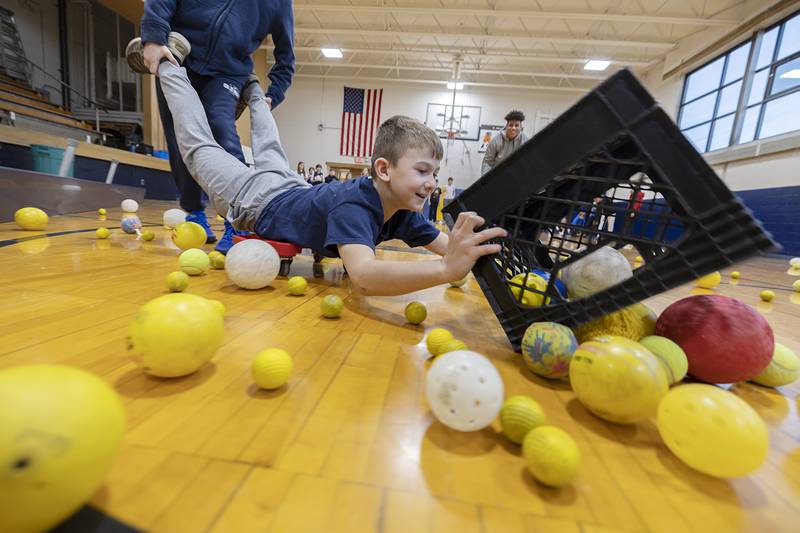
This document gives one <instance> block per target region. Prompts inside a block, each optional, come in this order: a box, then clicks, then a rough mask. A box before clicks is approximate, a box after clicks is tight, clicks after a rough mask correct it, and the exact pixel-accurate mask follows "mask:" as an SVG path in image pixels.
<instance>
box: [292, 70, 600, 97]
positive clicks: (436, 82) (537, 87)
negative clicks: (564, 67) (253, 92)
mask: <svg viewBox="0 0 800 533" xmlns="http://www.w3.org/2000/svg"><path fill="white" fill-rule="evenodd" d="M294 78H306V79H317V80H332V79H337V80H350V81H353V76H330V75H323V74H295V75H294ZM358 80H359V81H381V82H386V81H389V82H395V83H415V84H420V83H422V84H428V85H440V86H442V87H444V82H443V81H441V80H414V79H404V78H361V77H359V78H358ZM463 83H464V85H470V86H473V87H494V88H498V89H528V90H531V91H550V92H559V93H564V92H569V93H581V94H583V93H586V92H588V91H589V89H581V88H577V87H551V86H547V85H526V84H512V83H483V82H472V81H465V82H463Z"/></svg>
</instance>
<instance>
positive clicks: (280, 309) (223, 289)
mask: <svg viewBox="0 0 800 533" xmlns="http://www.w3.org/2000/svg"><path fill="white" fill-rule="evenodd" d="M168 207H172V206H171V205H167V204H159V203H155V202H147V203H146V205H145V206H144V207H143V208H142V210H141V212H140V216H141V218H142V221H143V222H144V223H145V224H146V225H147V224H148V223H150V224H152V225H153V229H154V230H155V232H156V239H155V240H154V241H152V242H149V243H140V242H139V241H136V240H135V237H133V236H129V235H124V234H122V233H121V232H120V230H119V229H114V231H113V236H112V238H111V239H109V240H107V241H101V240H96V239H95V236H94V232H93V231H89V230H94V228H97V227H100V226H104V225H105V226H108V227H109V228H118V224H119V217H120V212H119V210H118V209H109V215H108V220H107V221H106V222H100V221H98V220H97V218H98V217H97V215H96V214H95V213H85V214H81V215H71V216H58V217H53V218H51V221H50V225H49V227H48V229H47V231H46V233H47V234H49V236H46V237H39V236H40V235H42V233H45V232H23V231H19V230H17V229H16V227H15V226H14V224H13V223H5V224H0V241H8V240H10V239H21V240H20V242H16V243H14V244H10V245H7V246H4V247H2V248H0V259H1V260H0V279H2V284H1V285H0V297H2V299H3V301H4V302H6V303H5V305H3V306H2V310H0V335H2V339H3V342H2V343H0V367H9V366H13V365H19V364H25V363H33V362H53V363H64V364H68V365H75V366H79V367H81V368H84V369H87V370H89V371H91V372H94V373H96V374H98V375H100V376H102V377H103V378H104V379H105V380H106V381H108V383H110V384H111V385H113V386H114V388H115V389H116V390H117V391H118V392H119V394H120V395H121V397H122V399H123V401H124V404H125V408H126V412H127V417H128V428H127V433H126V437H125V441H124V447H123V449H122V452H121V454H120V456H119V458H118V460H117V462H116V464H115V466H114V468H113V469H112V470H111V472H110V473H109V475H108V477H107V482H106V484H105V486H104V487H103V488H102V489H100V490H99V492H98V493H97V494H96V495H95V496H94V498H93V500H92V503H93V504H94V505H95V506H97V507H99V508H100V509H102V510H104V511H105V512H107V513H109V514H111V515H112V516H115V517H117V518H119V519H121V520H123V521H125V522H127V523H129V524H131V525H133V526H135V527H138V528H142V529H146V530H151V531H164V532H175V531H180V532H192V531H218V532H219V531H225V532H250V531H271V532H279V533H283V532H292V533H296V532H303V531H325V532H333V531H342V532H348V533H355V532H361V531H365V532H367V531H368V532H372V531H380V532H386V533H389V532H392V533H394V532H426V531H431V532H449V531H453V532H459V533H470V532H484V533H489V532H497V533H516V532H523V531H530V532H533V531H547V532H561V531H565V532H566V531H570V532H572V531H582V532H584V533H589V532H598V533H599V532H611V531H663V532H670V533H674V532H678V531H681V532H682V531H703V532H719V531H771V532H774V531H798V530H800V443H799V441H800V422H798V418H797V416H798V405H797V394H798V391H800V386H799V385H798V384H795V385H794V386H791V387H785V388H783V389H781V390H773V389H769V388H763V387H759V386H756V385H750V384H739V385H736V386H734V387H732V390H733V391H734V392H735V393H736V394H738V395H739V396H741V397H742V398H744V399H745V400H746V401H747V402H748V403H750V404H751V405H752V406H753V407H754V408H755V409H756V410H757V411H758V412H759V413H760V414H761V415H762V417H763V418H764V419H765V420H766V422H767V424H768V425H769V428H770V437H771V451H770V454H769V459H768V461H767V463H766V464H765V465H764V466H763V467H762V468H761V469H760V470H759V471H758V472H757V473H755V474H754V475H751V476H749V477H746V478H742V479H736V480H730V481H723V480H717V479H713V478H710V477H706V476H704V475H702V474H699V473H696V472H695V471H693V470H691V469H689V468H688V467H686V466H684V465H683V464H682V463H681V462H680V461H679V460H678V459H676V458H675V457H674V456H673V455H672V454H671V453H670V452H669V451H668V450H667V448H666V447H665V446H664V444H663V443H662V442H661V439H660V438H659V436H658V432H657V430H656V427H655V425H654V423H653V422H648V423H643V424H639V425H637V426H630V427H623V426H615V425H611V424H608V423H606V422H604V421H602V420H600V419H598V418H596V417H594V416H592V415H591V414H589V413H588V412H587V411H586V410H585V409H584V408H583V407H582V406H581V404H580V403H579V402H578V401H577V400H576V399H575V398H574V396H573V394H572V392H571V391H570V389H569V387H568V386H567V385H566V384H563V383H551V382H546V381H544V380H541V379H538V378H536V377H534V376H532V375H531V374H530V373H529V372H527V371H525V370H524V366H523V365H522V362H521V360H520V359H519V356H518V355H517V354H515V353H514V352H513V351H511V350H510V349H509V347H508V344H507V342H506V340H505V336H504V334H503V332H502V330H501V328H500V326H499V325H498V323H497V321H496V320H495V317H494V315H493V314H492V312H491V310H490V309H489V306H488V304H487V302H486V300H485V299H484V297H483V295H482V293H481V292H480V290H479V288H478V286H477V284H476V283H475V281H474V280H471V281H470V282H469V283H468V284H467V285H466V286H465V287H464V288H463V289H455V288H445V287H444V286H442V287H435V288H433V289H429V290H426V291H423V292H420V293H416V294H412V295H407V296H403V297H393V298H375V297H370V298H357V297H355V296H353V295H351V294H350V292H349V290H348V288H347V281H346V279H345V280H343V279H342V269H341V265H340V263H337V262H331V263H327V262H326V263H325V264H324V268H325V271H326V272H325V277H324V279H313V278H312V268H311V266H312V265H311V260H310V258H307V257H300V258H298V259H296V260H295V263H294V265H293V267H292V272H293V274H297V275H303V276H306V277H307V278H308V279H309V281H310V286H309V290H308V292H307V294H306V295H305V296H304V297H291V296H289V295H288V293H287V290H286V280H285V278H279V279H278V280H277V281H276V282H275V283H274V285H273V287H272V288H267V289H264V290H260V291H244V290H237V289H236V288H235V287H234V286H233V285H232V284H231V283H229V282H228V280H227V278H226V277H225V274H224V272H223V271H210V272H209V273H208V274H207V275H205V276H202V277H200V278H192V280H191V284H190V287H189V289H188V292H191V293H195V294H200V295H202V296H207V297H210V298H216V299H219V300H221V301H222V302H223V303H224V304H225V306H226V307H227V309H228V315H227V317H226V319H225V327H226V335H225V340H224V344H223V346H222V348H220V350H219V352H218V353H217V354H216V356H215V357H214V359H213V362H212V363H211V364H209V365H206V366H205V367H204V368H203V369H202V370H201V371H199V372H197V373H196V374H194V375H191V376H188V377H186V378H181V379H173V380H161V379H155V378H151V377H148V376H146V375H144V374H143V373H142V372H141V371H140V370H138V369H137V368H136V367H135V366H134V364H133V363H132V362H131V361H130V360H129V359H128V357H127V355H126V353H125V336H126V332H127V327H128V324H129V322H130V320H131V317H132V316H133V314H134V313H135V312H136V310H137V309H138V308H139V307H140V306H141V305H142V304H144V303H145V302H146V301H148V300H150V299H151V298H154V297H156V296H159V295H161V294H164V293H165V288H164V277H165V276H166V274H167V273H169V272H170V271H172V270H175V269H176V268H177V259H176V258H177V251H176V250H175V249H174V248H172V247H171V246H172V245H171V242H170V238H169V232H168V231H167V230H165V229H163V228H162V227H161V226H160V222H161V214H162V211H163V210H164V209H166V208H168ZM215 225H216V226H218V229H221V225H220V224H219V223H216V224H215ZM62 233H63V234H62ZM219 234H221V231H220V232H219ZM6 244H7V243H6ZM399 246H401V245H398V246H397V247H390V248H391V249H389V250H385V251H381V252H379V255H381V256H383V257H385V258H387V259H388V258H391V259H399V260H407V261H419V260H427V259H429V258H430V257H431V256H430V255H426V254H420V253H412V252H410V251H403V250H402V248H399ZM207 248H208V249H210V247H207ZM787 268H788V261H786V260H785V259H768V258H760V259H756V260H752V261H748V262H746V263H744V264H740V265H737V267H736V270H740V271H741V272H742V278H741V279H740V280H739V283H738V284H736V285H733V284H732V282H731V280H730V278H729V276H727V272H729V271H730V270H733V269H730V270H729V271H726V272H725V273H724V274H725V275H724V281H723V284H722V285H721V287H720V288H719V289H718V292H719V293H721V294H726V295H729V296H734V297H736V298H739V299H741V300H743V301H744V302H747V303H749V304H750V305H753V306H755V307H756V308H757V309H758V310H759V311H760V312H762V313H764V315H765V316H766V317H767V319H768V320H769V322H770V323H771V324H772V327H773V328H774V330H775V334H776V338H777V339H778V340H780V341H781V342H782V343H784V344H786V345H788V346H789V347H790V348H792V349H794V350H795V351H796V352H800V331H799V328H798V326H800V294H797V293H793V292H792V291H791V287H790V286H791V283H792V281H794V280H795V279H797V278H793V277H791V276H789V275H787V273H786V271H787ZM762 288H772V289H773V290H774V291H775V292H776V294H777V297H776V299H775V301H774V302H773V303H771V304H764V303H761V302H759V300H758V293H759V291H760V290H762ZM691 290H692V288H691V287H689V286H686V287H681V288H678V289H675V290H673V291H670V292H669V293H666V294H663V295H660V296H658V297H656V298H653V299H651V300H650V301H649V302H648V303H649V304H650V305H651V306H652V307H654V308H655V309H656V310H657V311H659V312H660V311H661V310H663V309H664V308H665V307H666V306H667V305H669V304H670V303H671V302H673V301H675V300H676V299H679V298H682V297H684V296H686V295H688V294H689V293H690V291H691ZM331 293H334V294H339V295H341V296H342V297H343V298H345V302H346V308H345V311H344V313H343V315H342V317H341V318H340V319H338V320H326V319H323V318H321V317H320V312H319V303H320V299H321V298H322V297H323V296H324V295H326V294H331ZM411 300H420V301H423V302H424V303H425V305H427V307H428V319H427V320H426V322H425V323H424V327H422V326H420V327H414V326H409V325H407V324H405V323H404V322H405V321H404V318H403V308H404V307H405V305H406V303H407V302H409V301H411ZM437 326H441V327H446V328H449V329H450V330H451V331H453V333H454V334H455V336H456V337H458V338H460V339H462V340H464V341H465V342H466V343H467V344H468V345H469V346H470V347H471V348H472V349H475V350H477V351H479V352H481V353H483V354H485V355H487V356H488V357H490V358H491V360H492V362H493V363H494V364H495V365H496V367H497V368H498V370H499V371H500V373H501V375H502V376H503V380H504V381H505V386H506V394H507V395H512V394H527V395H531V396H533V397H534V398H536V399H537V400H538V401H539V402H540V403H541V404H542V406H543V407H544V409H545V411H546V413H547V416H548V419H549V422H550V423H552V424H554V425H557V426H559V427H561V428H562V429H564V430H566V431H567V432H569V433H570V434H571V435H572V436H573V437H574V438H575V439H576V441H577V443H578V445H579V447H580V450H581V453H582V455H583V464H582V466H581V469H580V472H579V475H578V478H577V480H576V482H575V483H574V485H573V486H572V487H568V488H564V489H560V490H556V489H550V488H545V487H543V486H541V485H539V484H537V483H536V482H534V481H533V480H532V479H531V477H530V476H529V475H528V474H527V472H526V470H525V464H524V461H523V459H522V458H521V456H520V453H519V449H518V448H517V447H516V446H514V445H513V444H510V443H509V441H507V440H506V439H505V438H504V437H503V436H502V435H501V434H500V433H499V425H498V423H497V422H495V424H494V425H493V426H492V427H491V428H488V429H486V430H484V431H481V432H478V433H470V434H461V433H457V432H453V431H450V430H447V429H446V428H444V427H443V426H442V425H440V424H438V423H437V422H435V421H434V420H433V418H432V417H431V414H430V413H429V410H428V407H427V405H426V401H425V397H424V382H425V368H426V365H425V359H426V355H427V354H426V350H425V348H424V345H423V344H422V339H423V337H424V335H425V331H426V330H427V329H429V328H432V327H437ZM267 347H281V348H284V349H286V350H288V351H289V352H290V353H291V354H292V355H293V356H294V360H295V367H296V372H295V374H294V376H293V377H292V378H291V381H290V382H289V384H288V386H287V387H284V388H283V389H281V390H278V391H275V392H265V391H258V390H256V389H255V388H254V386H253V385H252V383H251V380H250V377H249V363H250V360H251V358H252V357H253V356H254V355H255V354H256V353H257V352H258V351H259V350H261V349H263V348H267Z"/></svg>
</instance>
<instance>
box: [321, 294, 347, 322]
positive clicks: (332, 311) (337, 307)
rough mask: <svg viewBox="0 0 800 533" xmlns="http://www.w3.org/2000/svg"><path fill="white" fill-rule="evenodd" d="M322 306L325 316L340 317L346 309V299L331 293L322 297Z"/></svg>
mask: <svg viewBox="0 0 800 533" xmlns="http://www.w3.org/2000/svg"><path fill="white" fill-rule="evenodd" d="M320 307H321V309H322V316H324V317H325V318H338V317H339V315H341V314H342V309H344V301H343V300H342V299H341V298H340V297H339V296H336V295H335V294H329V295H327V296H326V297H325V298H323V299H322V303H321V304H320Z"/></svg>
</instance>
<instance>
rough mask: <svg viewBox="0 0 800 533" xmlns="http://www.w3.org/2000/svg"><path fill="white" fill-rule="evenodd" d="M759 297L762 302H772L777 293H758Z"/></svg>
mask: <svg viewBox="0 0 800 533" xmlns="http://www.w3.org/2000/svg"><path fill="white" fill-rule="evenodd" d="M758 297H759V298H761V300H762V301H765V302H771V301H772V300H774V299H775V293H774V292H773V291H761V292H760V293H758Z"/></svg>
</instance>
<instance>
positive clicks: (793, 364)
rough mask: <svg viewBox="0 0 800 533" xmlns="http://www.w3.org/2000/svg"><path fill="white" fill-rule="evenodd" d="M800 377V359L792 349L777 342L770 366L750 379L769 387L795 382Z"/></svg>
mask: <svg viewBox="0 0 800 533" xmlns="http://www.w3.org/2000/svg"><path fill="white" fill-rule="evenodd" d="M798 377H800V359H798V357H797V355H795V353H794V352H793V351H792V350H790V349H789V348H787V347H786V346H784V345H783V344H780V343H777V342H776V343H775V351H774V352H773V353H772V360H771V361H770V362H769V366H767V368H765V369H764V370H762V371H761V373H760V374H758V375H757V376H756V377H754V378H753V379H751V380H750V381H753V382H755V383H758V384H759V385H766V386H767V387H783V386H784V385H789V384H790V383H793V382H794V381H796V380H797V378H798Z"/></svg>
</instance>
